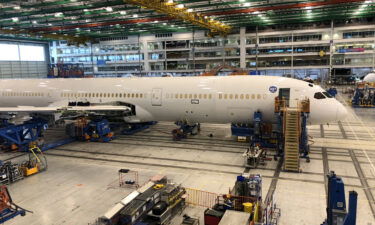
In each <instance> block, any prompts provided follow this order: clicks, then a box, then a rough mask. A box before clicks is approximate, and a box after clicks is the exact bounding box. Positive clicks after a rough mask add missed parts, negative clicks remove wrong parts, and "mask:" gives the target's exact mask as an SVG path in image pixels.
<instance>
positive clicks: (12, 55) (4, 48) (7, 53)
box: [0, 44, 20, 61]
mask: <svg viewBox="0 0 375 225" xmlns="http://www.w3.org/2000/svg"><path fill="white" fill-rule="evenodd" d="M0 60H4V61H18V60H20V56H19V54H18V45H15V44H0Z"/></svg>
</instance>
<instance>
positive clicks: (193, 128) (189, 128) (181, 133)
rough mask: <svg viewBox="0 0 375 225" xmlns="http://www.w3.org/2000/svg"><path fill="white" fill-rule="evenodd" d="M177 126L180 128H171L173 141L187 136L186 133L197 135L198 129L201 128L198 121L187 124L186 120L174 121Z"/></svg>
mask: <svg viewBox="0 0 375 225" xmlns="http://www.w3.org/2000/svg"><path fill="white" fill-rule="evenodd" d="M175 124H176V125H177V126H179V127H180V128H176V129H174V130H172V135H173V140H174V141H179V140H181V139H183V138H187V135H188V134H189V133H190V135H197V134H198V133H199V132H200V130H201V128H200V127H201V125H200V123H196V124H193V125H191V124H188V123H187V122H181V121H179V122H176V123H175Z"/></svg>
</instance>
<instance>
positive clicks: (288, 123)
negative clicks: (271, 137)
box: [284, 108, 301, 172]
mask: <svg viewBox="0 0 375 225" xmlns="http://www.w3.org/2000/svg"><path fill="white" fill-rule="evenodd" d="M300 116H301V115H300V111H299V110H298V109H296V108H286V109H285V111H284V170H286V171H292V172H299V136H300V118H301V117H300Z"/></svg>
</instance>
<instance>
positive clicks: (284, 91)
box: [279, 88, 290, 107]
mask: <svg viewBox="0 0 375 225" xmlns="http://www.w3.org/2000/svg"><path fill="white" fill-rule="evenodd" d="M279 99H281V100H285V105H286V106H287V107H289V100H290V88H280V89H279Z"/></svg>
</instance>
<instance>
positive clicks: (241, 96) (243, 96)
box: [165, 93, 267, 100]
mask: <svg viewBox="0 0 375 225" xmlns="http://www.w3.org/2000/svg"><path fill="white" fill-rule="evenodd" d="M165 97H166V98H175V99H212V94H186V93H185V94H177V93H176V94H166V96H165ZM218 98H219V99H242V100H243V99H262V95H261V94H228V93H221V94H219V95H218ZM266 98H267V95H263V99H266Z"/></svg>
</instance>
